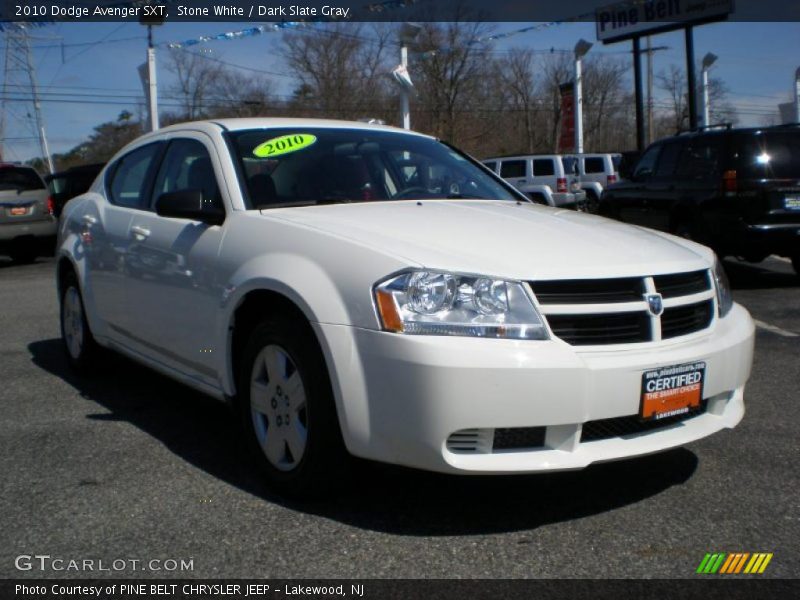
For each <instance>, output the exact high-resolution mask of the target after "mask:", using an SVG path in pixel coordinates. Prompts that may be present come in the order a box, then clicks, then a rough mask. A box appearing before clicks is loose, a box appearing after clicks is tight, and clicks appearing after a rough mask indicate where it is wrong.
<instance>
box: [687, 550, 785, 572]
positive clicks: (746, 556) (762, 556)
mask: <svg viewBox="0 0 800 600" xmlns="http://www.w3.org/2000/svg"><path fill="white" fill-rule="evenodd" d="M771 560H772V552H754V553H752V554H751V553H750V552H731V553H725V552H716V553H713V554H712V553H706V555H705V556H704V557H703V560H701V561H700V565H699V566H698V567H697V571H696V572H697V573H700V574H703V575H713V574H715V573H718V574H720V575H738V574H740V573H747V574H756V573H758V574H760V573H763V572H764V571H765V570H766V568H767V565H768V564H769V561H771Z"/></svg>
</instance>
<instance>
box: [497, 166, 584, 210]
mask: <svg viewBox="0 0 800 600" xmlns="http://www.w3.org/2000/svg"><path fill="white" fill-rule="evenodd" d="M483 164H484V165H486V166H487V167H488V168H489V169H491V170H492V171H494V172H495V173H497V174H498V175H500V177H502V178H503V179H505V180H506V181H507V182H509V183H510V184H511V185H513V186H514V187H516V188H517V189H518V190H519V191H521V192H523V193H524V194H525V195H527V196H529V197H530V198H531V199H533V200H538V201H541V202H543V203H545V204H549V205H550V206H556V207H559V208H575V209H579V210H582V209H583V207H584V204H585V201H586V192H584V191H583V190H581V187H580V177H579V176H578V172H577V166H576V160H575V158H574V157H569V156H561V155H559V154H543V155H527V156H503V157H495V158H487V159H485V160H484V161H483Z"/></svg>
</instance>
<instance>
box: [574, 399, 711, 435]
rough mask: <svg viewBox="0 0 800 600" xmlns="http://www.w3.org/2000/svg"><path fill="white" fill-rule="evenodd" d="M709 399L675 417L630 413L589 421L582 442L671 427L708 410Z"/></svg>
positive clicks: (584, 429)
mask: <svg viewBox="0 0 800 600" xmlns="http://www.w3.org/2000/svg"><path fill="white" fill-rule="evenodd" d="M707 404H708V403H707V401H706V400H703V401H702V402H701V403H700V406H698V407H696V408H692V409H690V410H689V412H686V413H684V414H682V415H675V416H674V417H666V418H664V419H657V420H655V421H642V420H641V419H640V418H639V415H629V416H625V417H613V418H611V419H599V420H597V421H588V422H586V423H584V424H583V428H582V431H581V443H583V442H596V441H598V440H607V439H611V438H617V437H622V438H624V437H625V436H629V435H637V434H640V433H648V432H652V431H656V430H659V429H665V428H667V427H671V426H673V425H675V424H677V423H682V422H684V421H688V420H689V419H692V418H694V417H698V416H700V415H702V414H703V413H705V412H706V406H707Z"/></svg>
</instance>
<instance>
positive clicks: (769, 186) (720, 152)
mask: <svg viewBox="0 0 800 600" xmlns="http://www.w3.org/2000/svg"><path fill="white" fill-rule="evenodd" d="M601 210H602V212H603V214H605V215H607V216H611V217H614V218H616V219H619V220H621V221H625V222H628V223H636V224H638V225H645V226H647V227H652V228H654V229H660V230H661V231H668V232H670V233H674V234H676V235H679V236H681V237H685V238H689V239H692V240H696V241H698V242H701V243H703V244H706V245H708V246H711V247H712V248H713V249H714V250H715V251H716V252H717V254H719V255H721V256H725V255H732V256H738V257H742V258H744V259H745V260H748V261H751V262H758V261H761V260H763V259H764V258H766V257H767V256H769V255H770V254H777V255H781V256H786V257H789V258H791V259H792V262H793V264H794V268H795V271H797V272H798V273H800V126H798V125H789V126H777V127H763V128H751V129H714V130H703V131H698V132H694V133H687V134H681V135H677V136H674V137H669V138H666V139H663V140H659V141H658V142H656V143H655V144H653V145H651V146H650V147H649V148H648V149H647V151H646V152H645V153H644V154H643V155H642V157H641V159H640V160H639V162H638V163H637V165H636V168H635V170H634V172H633V175H632V177H631V180H630V181H627V182H622V183H618V184H617V185H614V186H611V187H609V188H608V189H607V190H606V192H605V195H604V196H603V201H602V206H601Z"/></svg>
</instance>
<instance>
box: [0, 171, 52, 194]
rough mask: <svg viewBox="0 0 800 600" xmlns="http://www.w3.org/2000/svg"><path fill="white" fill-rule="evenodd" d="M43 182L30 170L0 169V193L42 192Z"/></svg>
mask: <svg viewBox="0 0 800 600" xmlns="http://www.w3.org/2000/svg"><path fill="white" fill-rule="evenodd" d="M43 189H44V181H42V178H41V177H39V174H38V173H36V171H34V170H33V169H31V168H28V167H4V168H0V192H3V191H9V190H13V191H15V192H30V191H31V190H43Z"/></svg>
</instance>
